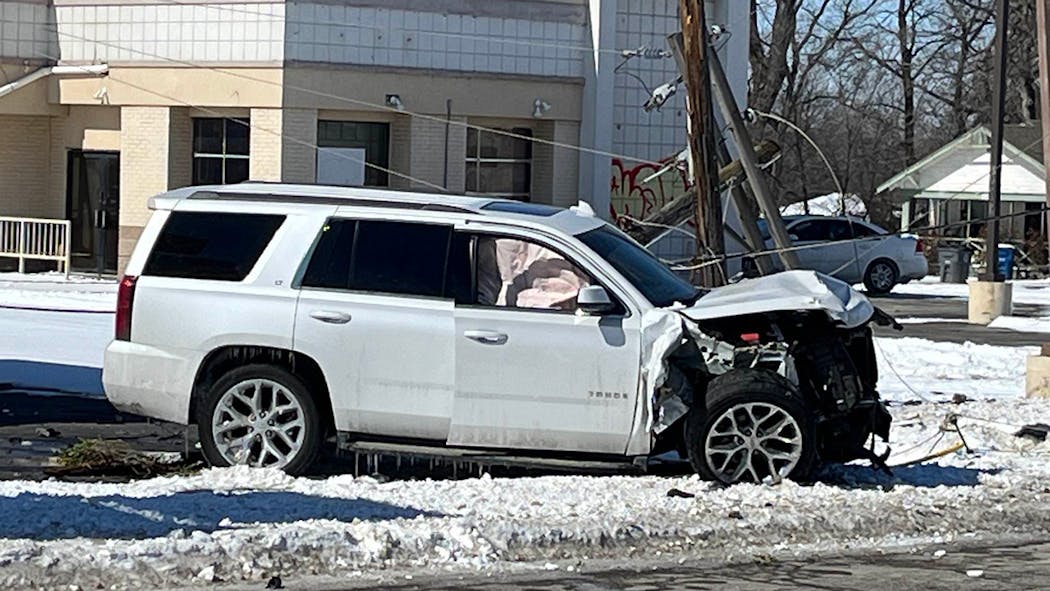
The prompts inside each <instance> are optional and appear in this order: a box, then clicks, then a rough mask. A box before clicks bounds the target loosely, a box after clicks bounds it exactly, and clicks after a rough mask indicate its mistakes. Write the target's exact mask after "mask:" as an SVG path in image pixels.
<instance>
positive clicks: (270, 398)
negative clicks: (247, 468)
mask: <svg viewBox="0 0 1050 591" xmlns="http://www.w3.org/2000/svg"><path fill="white" fill-rule="evenodd" d="M234 392H236V393H234ZM256 400H258V401H257V402H255V401H256ZM253 402H254V403H255V404H256V406H253V404H252V403H253ZM220 404H222V405H223V407H222V409H221V410H220V408H219V407H220ZM275 408H277V409H279V410H277V412H274V409H275ZM198 409H199V410H198V414H197V425H198V429H199V431H200V442H201V450H202V451H203V452H204V458H205V459H206V460H207V461H208V463H209V464H211V465H212V466H231V465H234V464H248V465H251V466H255V467H270V468H278V469H281V470H283V471H284V472H286V473H288V474H292V475H298V474H303V473H305V472H307V471H308V470H309V469H310V467H311V466H312V465H313V464H314V462H315V461H316V460H317V456H318V454H319V453H320V450H321V440H322V434H323V426H322V421H321V415H320V413H319V412H318V411H317V405H316V404H315V403H314V400H313V397H312V396H311V395H310V390H309V389H308V388H307V387H306V384H304V383H303V381H302V380H300V379H299V378H298V377H296V376H295V375H293V374H291V373H289V372H288V371H286V370H284V369H281V368H278V367H274V366H270V365H246V366H244V367H239V368H237V369H234V370H231V371H230V372H228V373H226V374H225V375H224V376H222V377H221V378H219V380H217V381H216V382H215V384H214V385H213V386H212V387H211V388H210V389H209V390H208V391H207V392H205V394H204V399H203V400H202V403H201V404H200V405H199V407H198ZM267 415H269V416H267ZM233 423H243V426H232V427H231V426H230V425H232V424H233ZM220 427H225V428H224V429H220ZM217 429H218V432H217ZM245 445H247V447H245Z"/></svg>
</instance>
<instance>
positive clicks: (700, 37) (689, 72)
mask: <svg viewBox="0 0 1050 591" xmlns="http://www.w3.org/2000/svg"><path fill="white" fill-rule="evenodd" d="M678 13H679V15H680V16H681V20H682V46H683V47H682V58H683V59H682V63H680V64H679V65H680V67H682V76H683V80H684V81H685V87H686V97H687V100H686V104H687V107H688V109H689V154H690V156H691V157H692V160H693V178H692V179H691V180H692V181H693V188H694V189H695V191H696V238H697V255H699V256H698V258H699V259H700V260H702V261H705V260H706V261H710V260H711V258H710V257H711V256H717V257H721V256H722V255H723V254H725V233H724V231H723V230H722V198H721V196H720V195H719V194H718V193H717V192H716V191H715V178H716V177H717V174H718V173H717V171H716V166H715V141H714V138H715V126H714V125H713V122H714V118H713V111H712V109H711V85H710V81H709V79H708V74H707V60H708V59H710V56H711V54H712V53H713V52H712V51H711V48H710V46H708V44H707V18H706V16H705V14H704V0H678ZM748 147H750V146H748ZM694 277H695V278H696V279H697V280H698V282H699V283H700V284H701V285H703V286H705V287H715V286H718V285H722V284H723V283H725V278H726V276H725V261H724V260H721V259H720V260H717V261H716V262H711V264H708V265H707V266H704V267H701V268H700V269H698V273H697V274H696V275H695V276H694Z"/></svg>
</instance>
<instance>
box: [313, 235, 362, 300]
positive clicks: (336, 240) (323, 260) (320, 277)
mask: <svg viewBox="0 0 1050 591" xmlns="http://www.w3.org/2000/svg"><path fill="white" fill-rule="evenodd" d="M356 226H357V222H355V221H352V220H331V221H329V222H328V223H327V224H325V226H324V229H322V230H321V239H320V240H318V242H317V247H316V248H315V249H314V254H313V257H311V259H310V265H309V266H308V267H307V268H306V274H304V275H303V286H304V287H325V288H332V289H346V288H347V286H349V285H350V252H351V250H352V249H353V246H354V230H355V229H356Z"/></svg>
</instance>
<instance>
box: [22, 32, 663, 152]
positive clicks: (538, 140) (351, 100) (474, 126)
mask: <svg viewBox="0 0 1050 591" xmlns="http://www.w3.org/2000/svg"><path fill="white" fill-rule="evenodd" d="M48 31H49V32H52V33H55V34H57V35H59V36H62V37H69V38H71V39H77V40H80V41H89V42H91V43H96V44H98V45H104V46H106V47H111V48H114V49H120V50H124V51H128V52H130V53H137V54H139V55H144V56H146V57H151V58H156V59H160V60H163V61H166V62H171V63H173V64H179V65H182V66H187V67H190V68H196V69H200V70H209V71H212V72H217V73H220V74H225V75H227V76H231V77H234V78H240V79H242V80H248V81H251V82H258V83H261V84H266V85H269V86H276V87H278V88H283V89H291V90H295V91H297V92H303V93H306V94H311V95H314V96H318V97H321V98H327V99H331V100H336V101H340V102H344V103H350V104H353V105H357V106H361V107H368V108H370V109H376V110H380V111H385V112H388V113H393V114H400V115H407V116H409V117H416V118H418V119H423V120H425V121H433V122H435V123H440V124H441V125H453V126H456V127H463V128H466V129H473V130H476V131H482V132H485V133H491V134H494V135H502V136H505V137H511V138H515V139H518V140H522V141H528V142H533V143H538V144H544V145H548V146H552V147H555V148H562V149H565V150H573V151H577V152H583V153H587V154H594V155H597V156H605V157H608V158H617V159H620V160H625V161H629V162H637V163H640V164H648V165H650V166H659V165H660V163H658V162H652V161H650V160H646V159H644V158H636V157H634V156H628V155H626V154H617V153H615V152H607V151H605V150H598V149H595V148H586V147H583V146H578V145H575V144H566V143H564V142H557V141H554V140H548V139H543V138H537V137H532V136H528V135H522V134H519V133H514V132H512V131H507V130H503V129H497V128H492V127H485V126H483V125H477V124H474V123H467V122H465V121H456V120H450V119H446V118H445V117H439V116H436V115H427V114H425V113H417V112H414V111H408V110H400V109H398V108H396V107H392V106H389V105H381V104H378V103H372V102H369V101H364V100H360V99H354V98H350V97H346V96H340V95H337V94H332V93H328V92H322V91H319V90H314V89H312V88H306V87H302V86H296V85H294V84H288V83H287V82H275V81H273V80H266V79H265V78H256V77H254V76H249V75H248V74H243V73H240V72H235V71H231V70H230V69H226V68H220V67H217V66H209V65H204V64H200V63H197V62H191V61H186V60H180V59H176V58H172V57H167V56H163V55H160V54H156V53H150V52H148V51H143V50H141V49H134V48H131V47H127V46H124V45H119V44H116V43H109V42H106V41H98V40H95V39H91V38H90V37H84V36H81V35H74V34H72V33H66V32H64V31H59V30H58V29H48ZM40 55H44V54H40ZM47 57H49V59H53V60H56V61H57V58H54V57H52V56H47Z"/></svg>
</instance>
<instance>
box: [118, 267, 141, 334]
mask: <svg viewBox="0 0 1050 591" xmlns="http://www.w3.org/2000/svg"><path fill="white" fill-rule="evenodd" d="M136 281H138V277H132V276H130V275H125V276H124V278H123V279H121V280H120V287H119V288H118V289H117V322H116V330H115V331H114V332H115V335H114V338H115V339H117V340H118V341H130V340H131V306H132V304H133V303H134V302H135V282H136Z"/></svg>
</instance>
